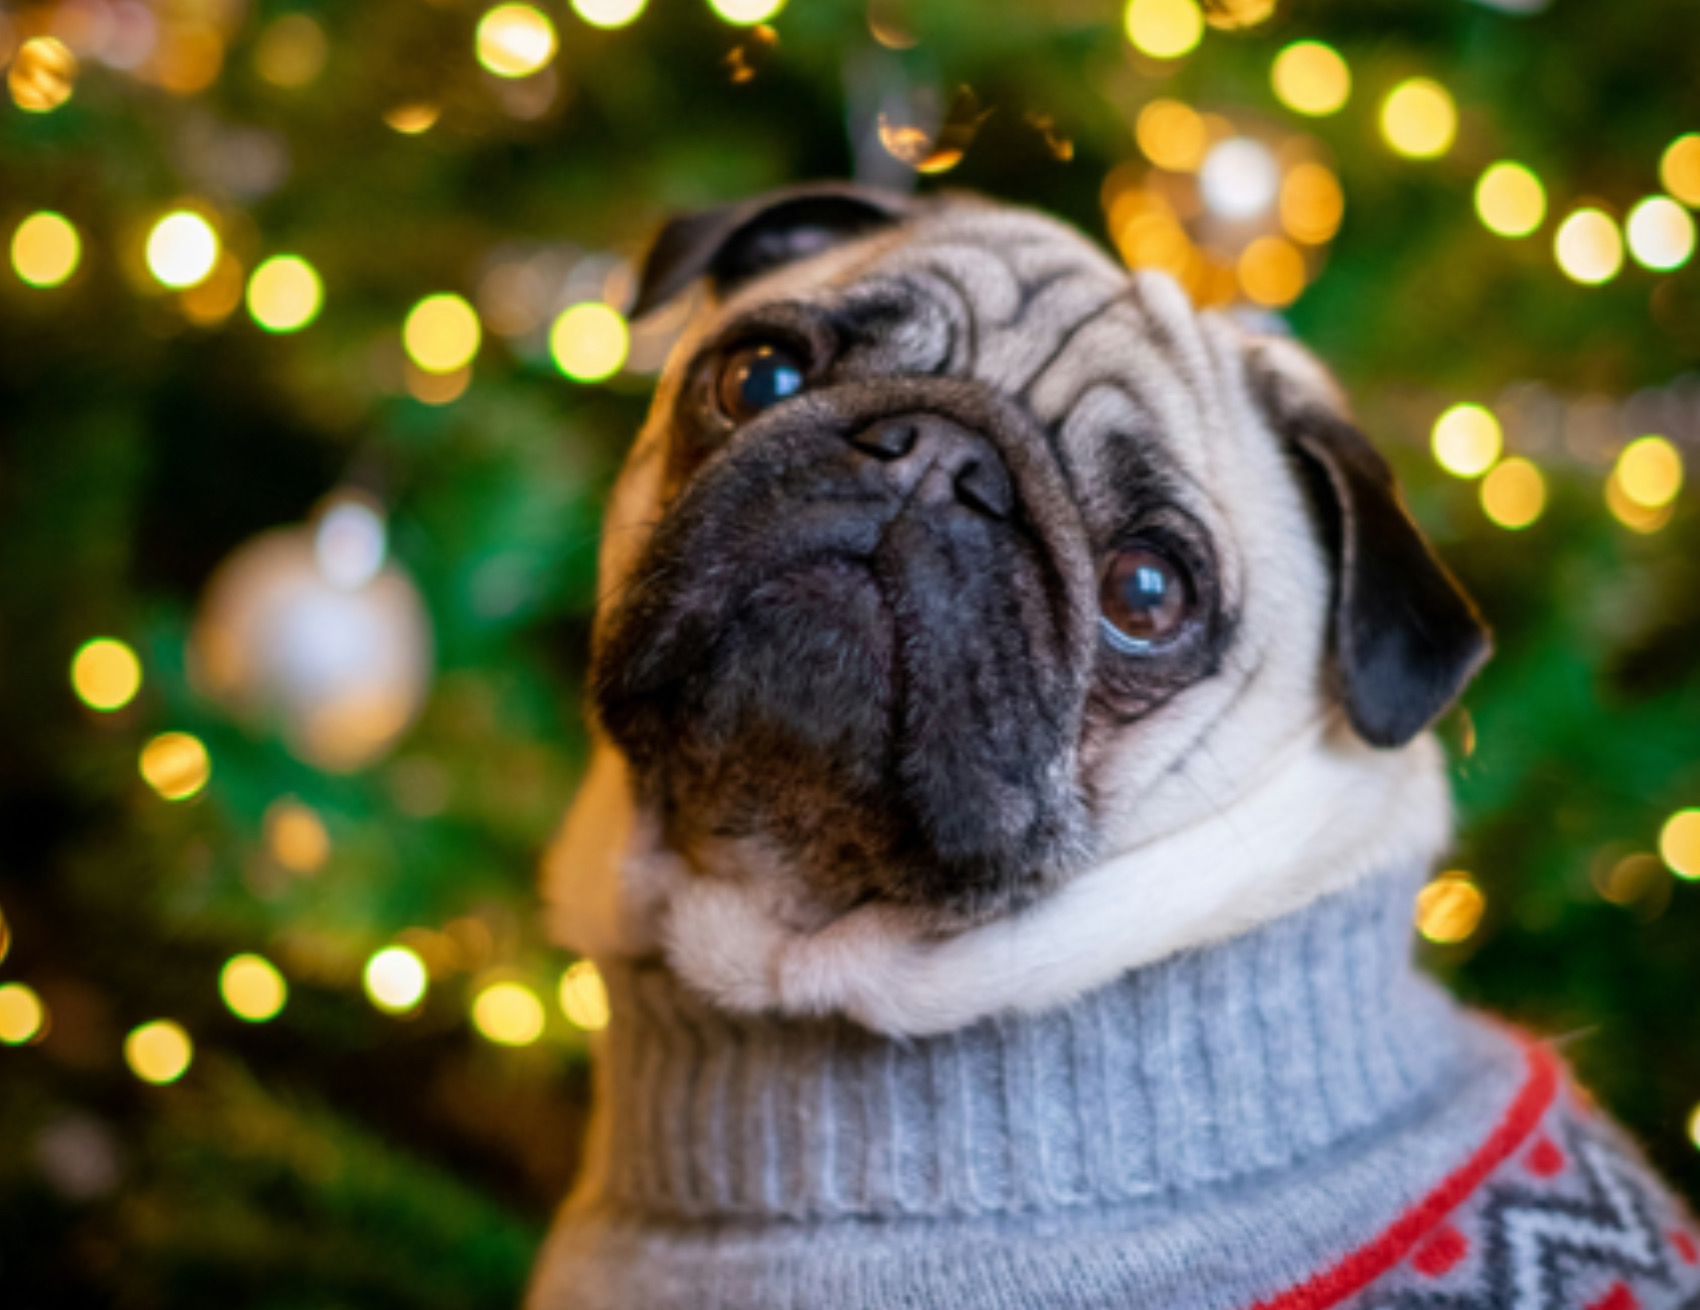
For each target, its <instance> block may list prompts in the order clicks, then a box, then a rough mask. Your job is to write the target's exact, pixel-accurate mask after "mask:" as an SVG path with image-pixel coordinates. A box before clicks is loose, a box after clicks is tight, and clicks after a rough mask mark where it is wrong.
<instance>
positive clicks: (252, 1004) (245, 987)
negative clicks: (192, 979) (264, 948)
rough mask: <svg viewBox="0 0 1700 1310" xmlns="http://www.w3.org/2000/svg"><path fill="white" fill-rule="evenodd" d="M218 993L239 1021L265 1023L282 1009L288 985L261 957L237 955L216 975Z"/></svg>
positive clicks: (287, 996)
mask: <svg viewBox="0 0 1700 1310" xmlns="http://www.w3.org/2000/svg"><path fill="white" fill-rule="evenodd" d="M218 994H219V995H220V996H222V997H223V998H224V1003H225V1004H226V1005H228V1006H229V1007H230V1012H231V1013H232V1014H234V1015H235V1016H236V1017H237V1018H238V1019H246V1020H247V1021H248V1022H249V1023H264V1022H265V1021H266V1020H267V1019H275V1018H276V1017H277V1014H278V1011H280V1010H282V1009H283V1006H284V1002H286V1001H287V1000H288V999H289V984H288V983H286V982H284V980H283V975H282V974H281V973H279V972H278V971H277V968H276V966H274V965H273V964H272V962H271V961H270V960H268V959H266V958H265V957H264V956H259V955H238V956H236V957H235V958H234V959H232V960H230V961H229V962H228V963H227V964H226V965H225V966H224V968H223V969H222V970H221V971H220V972H219V975H218Z"/></svg>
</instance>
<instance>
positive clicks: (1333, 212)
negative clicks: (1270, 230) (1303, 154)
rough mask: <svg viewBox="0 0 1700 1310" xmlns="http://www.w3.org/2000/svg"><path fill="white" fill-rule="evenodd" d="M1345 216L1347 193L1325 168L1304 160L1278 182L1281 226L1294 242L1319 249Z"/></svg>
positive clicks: (1338, 228)
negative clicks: (1279, 183)
mask: <svg viewBox="0 0 1700 1310" xmlns="http://www.w3.org/2000/svg"><path fill="white" fill-rule="evenodd" d="M1345 215H1346V194H1345V192H1344V191H1342V190H1341V189H1340V179H1339V178H1337V177H1335V176H1334V174H1333V172H1332V171H1331V170H1330V169H1329V168H1328V167H1327V166H1326V165H1324V164H1318V163H1315V162H1314V161H1310V160H1307V161H1305V162H1304V163H1302V164H1298V165H1295V166H1294V167H1293V169H1292V170H1291V171H1290V172H1288V174H1287V176H1286V177H1284V178H1282V179H1281V226H1282V227H1283V228H1285V229H1286V232H1287V235H1288V236H1290V237H1292V238H1293V240H1295V241H1302V242H1304V243H1305V244H1306V245H1309V246H1320V245H1322V244H1323V243H1324V242H1326V241H1329V240H1332V239H1333V237H1334V234H1335V233H1336V232H1338V231H1339V230H1340V221H1341V219H1343V218H1344V217H1345Z"/></svg>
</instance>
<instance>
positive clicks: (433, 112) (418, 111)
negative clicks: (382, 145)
mask: <svg viewBox="0 0 1700 1310" xmlns="http://www.w3.org/2000/svg"><path fill="white" fill-rule="evenodd" d="M442 116H443V107H442V106H441V105H434V104H431V103H430V102H429V101H424V100H416V101H412V102H410V103H408V104H405V105H397V106H396V107H395V108H394V109H391V110H389V111H387V112H386V113H385V114H384V122H386V123H388V124H389V125H390V126H391V127H392V128H394V129H395V130H396V131H397V132H400V133H401V134H402V135H403V136H418V135H419V134H420V133H421V132H429V131H430V130H431V129H432V128H433V127H435V126H436V125H437V120H438V119H439V118H441V117H442Z"/></svg>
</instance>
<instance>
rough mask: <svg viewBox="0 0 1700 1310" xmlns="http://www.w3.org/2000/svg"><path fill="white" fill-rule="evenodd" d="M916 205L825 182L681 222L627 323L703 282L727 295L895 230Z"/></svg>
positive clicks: (662, 242) (668, 231) (653, 260)
mask: <svg viewBox="0 0 1700 1310" xmlns="http://www.w3.org/2000/svg"><path fill="white" fill-rule="evenodd" d="M914 203H915V202H914V201H913V200H912V199H911V198H910V197H908V196H901V195H898V194H897V193H896V192H892V191H881V190H878V189H876V188H874V187H865V186H857V185H855V184H854V183H850V182H823V183H817V184H814V185H811V186H800V187H789V188H787V189H785V190H783V191H773V192H770V193H768V194H767V195H764V196H758V197H756V198H755V199H754V200H747V201H744V202H743V203H742V204H737V205H726V206H724V207H722V208H720V209H707V210H701V211H699V212H697V213H694V214H684V215H681V216H680V217H678V218H675V219H674V220H672V222H670V223H668V224H667V225H666V226H665V227H663V228H662V229H661V234H660V235H659V236H657V237H656V239H655V244H654V245H653V246H652V247H650V251H649V256H648V258H646V259H645V260H644V264H643V273H642V275H641V277H640V278H639V279H638V293H637V302H636V303H635V304H634V305H633V306H632V317H633V318H636V317H638V316H639V315H641V314H645V313H648V312H649V311H650V310H652V309H654V308H655V307H656V306H658V305H662V304H665V303H666V302H667V301H669V300H671V299H672V298H673V297H674V296H676V295H678V294H679V293H680V292H681V291H683V290H684V289H685V288H686V287H688V286H689V285H690V284H691V283H692V282H695V281H696V280H697V279H698V278H699V277H703V276H705V275H706V276H707V277H708V278H709V280H710V281H711V282H712V284H713V286H714V289H715V291H716V292H717V293H718V294H721V295H724V294H725V293H726V292H728V291H731V290H732V289H733V288H735V287H737V286H738V285H739V284H741V283H743V282H747V281H749V280H750V279H751V278H753V277H755V276H757V275H758V274H761V273H765V272H767V271H768V270H769V269H774V268H778V267H779V266H780V265H781V264H789V263H791V262H793V261H794V260H798V259H806V258H808V257H809V256H810V255H815V254H819V253H820V252H821V251H823V250H825V249H827V248H828V247H829V246H835V245H837V244H838V243H839V242H841V241H848V240H850V239H851V238H853V237H857V236H861V235H862V234H863V233H865V232H868V231H871V230H872V229H874V228H878V227H887V226H890V225H891V224H894V223H899V222H901V221H902V220H903V218H904V217H905V216H906V215H907V214H908V213H910V212H911V209H912V207H913V205H914Z"/></svg>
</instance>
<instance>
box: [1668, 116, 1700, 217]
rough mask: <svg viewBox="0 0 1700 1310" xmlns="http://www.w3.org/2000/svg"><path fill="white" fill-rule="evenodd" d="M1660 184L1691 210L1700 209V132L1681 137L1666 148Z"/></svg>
mask: <svg viewBox="0 0 1700 1310" xmlns="http://www.w3.org/2000/svg"><path fill="white" fill-rule="evenodd" d="M1659 182H1660V183H1661V184H1662V185H1663V186H1664V189H1665V190H1666V191H1669V192H1670V193H1671V194H1672V195H1673V196H1675V197H1676V198H1677V199H1678V200H1680V201H1682V203H1683V204H1685V205H1687V206H1689V208H1691V209H1700V132H1690V133H1689V134H1688V135H1687V136H1679V137H1677V139H1676V140H1675V141H1672V142H1671V143H1670V145H1669V146H1667V147H1666V148H1665V153H1664V157H1663V158H1662V159H1660V160H1659Z"/></svg>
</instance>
